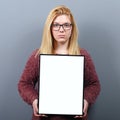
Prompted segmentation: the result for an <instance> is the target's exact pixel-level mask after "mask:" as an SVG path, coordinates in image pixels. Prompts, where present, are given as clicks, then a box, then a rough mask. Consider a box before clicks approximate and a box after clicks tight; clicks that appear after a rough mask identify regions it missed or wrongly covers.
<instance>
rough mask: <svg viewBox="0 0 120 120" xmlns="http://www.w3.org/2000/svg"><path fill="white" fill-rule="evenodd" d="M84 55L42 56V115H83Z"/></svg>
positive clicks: (40, 97)
mask: <svg viewBox="0 0 120 120" xmlns="http://www.w3.org/2000/svg"><path fill="white" fill-rule="evenodd" d="M83 79H84V56H75V55H45V54H41V55H40V77H39V104H38V108H39V114H57V115H83V83H84V82H83Z"/></svg>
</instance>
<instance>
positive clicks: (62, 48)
mask: <svg viewBox="0 0 120 120" xmlns="http://www.w3.org/2000/svg"><path fill="white" fill-rule="evenodd" d="M54 47H55V50H54V52H55V53H56V54H68V43H57V44H55V45H54Z"/></svg>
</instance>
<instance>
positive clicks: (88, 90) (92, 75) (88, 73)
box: [81, 49, 100, 104]
mask: <svg viewBox="0 0 120 120" xmlns="http://www.w3.org/2000/svg"><path fill="white" fill-rule="evenodd" d="M81 53H82V55H84V56H85V76H84V99H86V100H87V101H88V103H89V104H92V103H94V102H95V100H96V98H97V96H98V95H99V93H100V82H99V79H98V76H97V73H96V70H95V66H94V64H93V61H92V59H91V56H90V54H89V53H88V52H87V51H86V50H85V49H83V50H81Z"/></svg>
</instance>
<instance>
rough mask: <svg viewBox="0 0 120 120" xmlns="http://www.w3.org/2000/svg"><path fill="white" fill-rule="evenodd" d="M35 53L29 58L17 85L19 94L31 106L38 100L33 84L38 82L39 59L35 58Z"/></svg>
mask: <svg viewBox="0 0 120 120" xmlns="http://www.w3.org/2000/svg"><path fill="white" fill-rule="evenodd" d="M36 52H37V50H35V51H34V52H33V53H32V54H31V56H30V57H29V59H28V61H27V63H26V65H25V68H24V70H23V73H22V75H21V77H20V80H19V83H18V91H19V94H20V96H21V97H22V98H23V100H24V101H25V102H27V103H28V104H32V103H33V101H34V100H35V99H37V98H38V93H37V90H36V89H35V84H36V82H37V80H38V69H39V66H38V65H39V64H38V60H39V59H38V57H35V54H36Z"/></svg>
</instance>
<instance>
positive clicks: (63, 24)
mask: <svg viewBox="0 0 120 120" xmlns="http://www.w3.org/2000/svg"><path fill="white" fill-rule="evenodd" d="M41 53H42V54H69V55H84V56H85V77H84V108H83V111H84V115H83V116H74V117H70V116H63V115H61V116H60V115H58V116H57V115H56V116H54V115H51V116H46V115H39V114H38V107H37V104H38V90H37V89H36V88H35V86H36V83H37V82H38V80H39V54H41ZM51 69H52V68H51ZM18 90H19V93H20V95H21V97H22V98H23V100H24V101H26V102H27V103H28V104H30V105H31V106H32V108H33V113H34V114H33V118H32V120H41V119H46V120H49V119H50V120H63V119H64V120H68V119H71V120H72V119H81V120H87V111H88V108H89V106H90V105H91V104H93V103H94V102H95V100H96V98H97V96H98V95H99V92H100V83H99V80H98V76H97V74H96V71H95V67H94V64H93V62H92V59H91V57H90V55H89V54H88V52H87V51H86V50H85V49H82V48H80V47H79V45H78V29H77V26H76V23H75V20H74V17H73V15H72V13H71V11H70V9H69V8H67V7H66V6H58V7H56V8H54V9H53V10H51V12H50V13H49V15H48V17H47V20H46V23H45V26H44V31H43V38H42V43H41V46H40V48H39V49H37V50H35V51H33V53H32V54H31V56H30V57H29V59H28V61H27V63H26V66H25V69H24V71H23V73H22V75H21V78H20V80H19V83H18ZM71 109H72V108H71Z"/></svg>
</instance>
